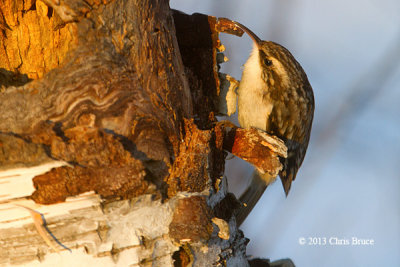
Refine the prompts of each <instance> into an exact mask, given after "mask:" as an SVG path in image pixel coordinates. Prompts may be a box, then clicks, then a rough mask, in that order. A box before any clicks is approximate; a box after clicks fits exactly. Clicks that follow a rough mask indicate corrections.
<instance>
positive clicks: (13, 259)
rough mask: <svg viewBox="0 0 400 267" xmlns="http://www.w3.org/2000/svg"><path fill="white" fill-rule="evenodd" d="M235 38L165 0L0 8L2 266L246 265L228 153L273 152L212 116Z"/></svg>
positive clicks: (222, 26)
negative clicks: (226, 38) (224, 55)
mask: <svg viewBox="0 0 400 267" xmlns="http://www.w3.org/2000/svg"><path fill="white" fill-rule="evenodd" d="M174 21H175V24H174ZM175 25H176V28H175ZM237 30H238V29H234V28H231V25H230V24H229V23H228V21H227V20H218V19H216V18H215V17H209V16H205V15H201V14H195V15H192V16H189V15H186V14H182V13H179V12H171V11H170V9H169V7H168V2H167V1H165V0H154V1H150V0H145V1H139V0H115V1H87V0H85V1H84V0H64V1H58V0H44V1H40V0H37V1H33V0H31V1H22V2H19V1H13V0H6V1H3V2H1V3H0V54H1V55H0V86H1V91H0V165H1V166H0V170H1V171H0V264H16V265H18V264H27V263H29V265H30V266H35V265H39V264H43V265H47V266H53V265H54V264H55V263H56V262H57V261H59V260H60V259H61V260H62V262H63V263H65V264H67V263H70V265H76V263H77V262H80V263H81V264H82V265H83V266H88V265H93V264H96V265H99V266H112V265H118V266H127V265H133V266H135V265H136V266H150V265H153V266H172V265H174V264H175V265H174V266H186V265H185V264H194V265H195V266H210V265H212V264H214V265H215V264H226V263H228V265H229V264H230V265H232V266H246V265H247V259H246V255H245V246H246V243H247V240H246V239H245V238H244V237H243V234H242V233H241V232H240V231H239V230H238V229H237V227H236V223H235V219H234V216H233V215H232V214H233V210H234V209H235V208H237V207H238V206H239V205H240V204H239V203H238V202H237V201H236V200H235V198H234V196H233V195H231V194H229V193H228V192H227V182H226V178H223V172H224V159H225V154H226V153H225V152H224V149H226V150H228V151H231V152H233V153H235V154H237V155H239V156H242V157H248V158H251V157H252V156H250V155H251V151H245V150H244V149H242V148H240V147H245V146H246V142H248V143H249V144H251V145H252V148H254V149H253V151H258V152H257V153H258V154H257V155H256V154H254V155H253V156H254V157H262V158H260V159H258V160H257V161H250V162H253V163H254V164H255V165H257V164H258V165H259V167H260V168H264V169H265V170H266V171H273V168H276V169H279V168H280V165H279V160H278V156H277V155H282V151H279V150H277V149H276V147H274V146H273V145H272V146H271V144H268V143H269V142H268V139H265V138H264V137H262V133H253V132H251V131H248V130H243V131H244V132H243V135H238V134H232V131H231V130H230V129H228V128H226V127H225V126H223V125H222V124H219V123H217V121H216V119H215V115H216V114H218V113H220V112H221V111H220V103H219V101H221V96H222V95H223V93H221V92H222V91H221V82H220V80H219V79H220V78H221V77H222V76H221V75H219V74H218V71H217V69H218V62H219V61H218V59H217V50H219V51H222V50H223V48H222V45H221V44H220V42H219V40H218V33H219V32H220V31H228V32H233V33H236V34H239V35H240V31H239V33H237V32H236V31H237ZM27 43H28V44H29V45H30V46H29V45H27ZM233 90H234V88H231V93H232V92H233ZM235 131H236V133H242V130H240V129H235ZM260 140H264V141H265V142H267V144H263V143H262V142H261V143H260V144H258V143H257V142H258V141H260ZM227 144H236V146H234V145H232V146H230V147H229V145H227ZM272 144H273V143H272ZM263 149H267V150H268V151H269V150H271V151H272V152H268V153H267V154H266V155H268V156H267V157H265V156H262V155H261V153H260V151H261V150H263ZM270 160H272V161H271V163H269V161H270ZM258 165H257V166H258ZM32 182H33V184H32ZM19 189H20V190H19ZM44 204H46V205H44ZM49 204H51V205H49ZM23 207H27V208H30V209H32V210H33V211H34V212H36V213H34V214H39V213H42V214H44V217H45V221H46V223H47V225H48V226H47V227H48V229H49V230H51V232H52V233H53V234H54V236H55V237H56V238H57V239H58V240H59V241H60V242H61V243H62V244H64V245H65V246H67V247H68V248H70V249H71V250H72V253H70V252H69V251H68V250H66V249H64V248H62V247H59V249H60V251H61V252H60V253H59V255H57V254H55V253H54V251H52V248H50V247H49V246H48V245H47V244H46V243H45V241H44V240H43V238H42V237H40V236H39V235H38V234H37V233H36V230H35V228H34V225H33V223H32V222H33V221H32V220H33V219H34V218H32V217H31V216H30V215H29V212H28V211H29V209H26V208H23ZM36 217H37V218H36V219H35V220H38V218H39V217H40V216H39V217H38V216H36ZM40 220H42V219H40ZM35 222H36V224H37V225H39V226H40V225H41V227H44V226H43V225H42V224H43V222H41V223H39V224H38V221H35ZM213 222H214V223H213ZM41 230H43V231H41V232H42V235H43V233H44V234H46V232H45V228H43V229H41ZM47 238H50V239H51V237H49V236H47ZM45 239H46V238H45ZM54 245H55V246H56V245H57V244H54Z"/></svg>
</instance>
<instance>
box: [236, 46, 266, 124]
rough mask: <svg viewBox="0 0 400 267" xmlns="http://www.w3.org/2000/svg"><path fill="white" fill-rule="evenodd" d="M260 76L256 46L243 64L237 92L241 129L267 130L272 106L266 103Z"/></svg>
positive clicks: (264, 89) (264, 90) (264, 87)
mask: <svg viewBox="0 0 400 267" xmlns="http://www.w3.org/2000/svg"><path fill="white" fill-rule="evenodd" d="M261 74H262V70H261V67H260V63H259V52H258V48H257V46H254V47H253V51H252V52H251V55H250V57H249V59H248V60H247V62H246V64H244V69H243V74H242V80H241V81H240V85H239V90H238V95H239V98H238V109H239V110H238V115H239V123H240V126H241V127H243V128H250V127H255V128H258V129H261V130H266V128H267V125H266V123H267V118H268V116H269V114H270V113H271V111H272V104H270V103H268V102H269V101H268V90H267V88H266V85H265V83H264V82H263V80H262V78H261Z"/></svg>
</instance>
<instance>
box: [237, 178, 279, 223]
mask: <svg viewBox="0 0 400 267" xmlns="http://www.w3.org/2000/svg"><path fill="white" fill-rule="evenodd" d="M274 180H275V177H271V176H270V175H268V174H261V173H259V172H257V171H254V172H253V177H252V178H251V183H250V185H249V186H248V187H247V189H246V191H245V192H244V193H243V194H242V195H241V196H240V198H239V200H240V202H242V203H243V207H241V208H240V209H239V210H238V211H237V214H236V223H237V225H238V226H240V225H241V224H242V223H243V221H244V220H245V219H246V218H247V216H248V215H249V213H250V212H251V211H252V209H253V208H254V206H255V205H256V204H257V202H258V200H259V199H260V198H261V196H262V194H263V193H264V191H265V189H266V188H267V186H268V185H269V184H270V183H271V182H273V181H274Z"/></svg>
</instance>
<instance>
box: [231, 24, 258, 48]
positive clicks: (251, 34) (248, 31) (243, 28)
mask: <svg viewBox="0 0 400 267" xmlns="http://www.w3.org/2000/svg"><path fill="white" fill-rule="evenodd" d="M235 24H236V25H237V26H238V27H239V28H241V29H242V30H243V31H245V32H246V33H247V34H248V35H249V36H250V37H251V39H253V41H254V43H255V44H256V45H257V47H258V48H260V44H261V42H262V40H261V39H260V38H258V36H257V35H255V33H254V32H252V31H251V30H250V29H249V28H247V27H246V26H244V25H243V24H241V23H239V22H236V21H235Z"/></svg>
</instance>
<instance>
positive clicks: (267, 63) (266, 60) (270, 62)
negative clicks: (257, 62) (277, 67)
mask: <svg viewBox="0 0 400 267" xmlns="http://www.w3.org/2000/svg"><path fill="white" fill-rule="evenodd" d="M264 64H265V65H266V66H271V65H272V61H271V60H269V59H268V58H264Z"/></svg>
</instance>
